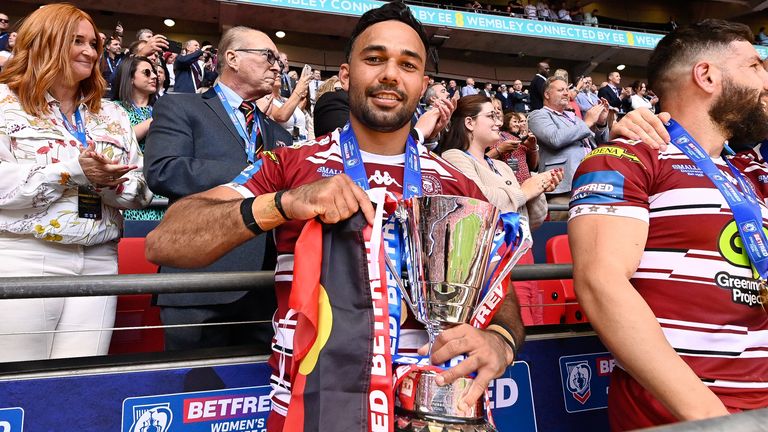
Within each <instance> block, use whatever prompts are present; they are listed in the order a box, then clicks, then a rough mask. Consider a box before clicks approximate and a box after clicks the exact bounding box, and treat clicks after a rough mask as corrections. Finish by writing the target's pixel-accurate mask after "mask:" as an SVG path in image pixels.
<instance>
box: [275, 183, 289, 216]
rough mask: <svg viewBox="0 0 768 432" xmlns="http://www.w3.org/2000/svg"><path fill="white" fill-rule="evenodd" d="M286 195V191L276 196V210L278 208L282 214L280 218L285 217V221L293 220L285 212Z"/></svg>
mask: <svg viewBox="0 0 768 432" xmlns="http://www.w3.org/2000/svg"><path fill="white" fill-rule="evenodd" d="M284 193H285V189H283V190H281V191H279V192H278V193H276V194H275V208H277V211H279V212H280V216H282V217H283V219H285V220H287V221H288V220H291V218H289V217H288V215H287V214H285V210H283V202H282V199H283V194H284Z"/></svg>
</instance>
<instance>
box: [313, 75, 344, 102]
mask: <svg viewBox="0 0 768 432" xmlns="http://www.w3.org/2000/svg"><path fill="white" fill-rule="evenodd" d="M339 89H341V81H340V80H339V76H338V75H334V76H332V77H330V78H328V79H327V80H325V81H323V83H322V84H320V87H318V88H317V95H316V96H315V100H320V96H322V95H324V94H326V93H328V92H332V91H336V90H339Z"/></svg>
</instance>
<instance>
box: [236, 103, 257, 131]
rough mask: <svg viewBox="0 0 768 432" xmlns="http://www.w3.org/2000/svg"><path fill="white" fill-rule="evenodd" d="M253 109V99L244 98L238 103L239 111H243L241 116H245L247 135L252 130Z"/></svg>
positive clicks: (254, 108) (254, 104)
mask: <svg viewBox="0 0 768 432" xmlns="http://www.w3.org/2000/svg"><path fill="white" fill-rule="evenodd" d="M255 111H256V102H254V101H247V100H244V101H243V103H241V104H240V112H241V113H243V116H245V127H246V128H247V129H248V134H249V135H250V133H251V131H252V130H253V119H254V114H255Z"/></svg>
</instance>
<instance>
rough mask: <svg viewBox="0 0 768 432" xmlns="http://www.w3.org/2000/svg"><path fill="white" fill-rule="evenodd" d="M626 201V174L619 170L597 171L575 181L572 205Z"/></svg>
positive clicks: (581, 176)
mask: <svg viewBox="0 0 768 432" xmlns="http://www.w3.org/2000/svg"><path fill="white" fill-rule="evenodd" d="M621 201H624V175H623V174H621V173H620V172H618V171H595V172H590V173H586V174H583V175H580V176H579V177H577V178H576V179H575V180H574V181H573V195H572V196H571V204H572V205H582V204H613V203H617V202H621Z"/></svg>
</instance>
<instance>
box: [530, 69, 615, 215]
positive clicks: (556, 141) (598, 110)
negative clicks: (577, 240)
mask: <svg viewBox="0 0 768 432" xmlns="http://www.w3.org/2000/svg"><path fill="white" fill-rule="evenodd" d="M567 107H568V83H566V82H565V80H564V79H562V78H560V77H551V78H549V79H548V80H547V82H546V86H545V87H544V107H543V108H541V109H538V110H535V111H532V112H531V113H530V114H529V115H528V128H529V129H530V131H531V132H532V133H533V134H534V135H535V136H536V138H537V139H538V140H539V145H540V150H539V151H540V153H539V170H540V171H548V170H551V169H557V168H561V169H562V170H563V181H562V182H560V184H559V185H558V186H557V188H556V189H555V190H554V191H552V192H551V193H548V194H547V202H549V203H550V204H566V205H567V204H568V201H569V200H570V196H571V181H572V180H573V174H574V173H575V172H576V168H577V167H578V166H579V164H580V163H581V160H582V159H584V156H586V155H587V153H589V152H590V151H592V149H593V148H595V147H596V146H597V144H598V143H603V142H605V141H607V140H608V130H607V128H606V121H607V119H608V107H607V106H606V104H605V103H600V104H598V105H595V106H594V107H592V108H591V109H589V110H588V111H587V112H585V113H584V120H582V119H580V118H578V117H577V116H576V115H575V114H574V113H573V112H572V111H566V110H565V109H566V108H567ZM567 217H568V212H567V211H565V212H552V213H551V214H550V219H551V220H567Z"/></svg>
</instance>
